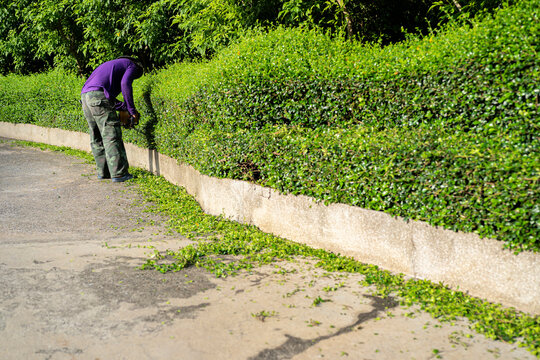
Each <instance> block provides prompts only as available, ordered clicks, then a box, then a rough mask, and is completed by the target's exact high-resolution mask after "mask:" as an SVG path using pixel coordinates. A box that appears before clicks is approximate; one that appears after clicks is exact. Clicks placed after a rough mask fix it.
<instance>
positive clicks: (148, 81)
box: [0, 0, 540, 251]
mask: <svg viewBox="0 0 540 360" xmlns="http://www.w3.org/2000/svg"><path fill="white" fill-rule="evenodd" d="M538 20H539V19H538V6H537V2H536V1H533V0H524V1H521V2H519V3H518V4H517V5H514V6H508V7H506V8H504V9H503V10H500V11H498V12H497V13H496V14H495V15H494V16H488V15H485V16H483V17H482V18H478V19H476V20H475V21H473V22H472V24H471V25H465V26H457V25H456V26H451V25H450V26H447V27H446V28H445V29H446V30H445V31H442V32H440V33H439V34H437V35H432V36H425V37H423V38H410V39H408V40H407V41H404V42H401V43H397V44H394V45H389V46H384V47H382V46H379V45H366V44H360V43H355V42H350V41H347V40H344V39H341V38H335V37H334V38H331V37H329V36H327V35H324V34H322V33H321V32H319V31H315V30H307V29H305V28H304V29H285V28H276V29H275V30H273V31H271V32H269V33H265V32H257V31H253V32H251V33H250V34H249V35H248V36H246V37H245V38H243V40H242V41H239V42H238V43H236V44H234V45H232V46H229V47H227V48H225V49H223V50H221V51H220V52H218V53H217V54H216V56H215V57H214V58H213V59H212V60H211V61H201V62H183V63H179V64H175V65H171V66H169V67H168V68H165V69H162V70H160V71H156V72H153V73H151V74H148V75H146V76H144V77H143V78H142V79H141V80H138V81H137V82H136V83H135V93H136V95H137V99H136V103H137V107H138V108H139V110H140V111H141V113H142V114H143V119H142V122H141V124H140V126H139V129H140V132H135V131H125V132H124V136H125V140H126V141H129V142H132V143H135V144H137V145H140V146H145V147H153V148H156V149H157V150H159V151H160V152H162V153H164V154H167V155H170V156H172V157H174V158H176V159H178V160H179V161H183V162H186V163H189V164H191V165H193V166H194V167H195V168H196V169H198V170H199V171H201V172H202V173H204V174H207V175H211V176H217V177H227V178H234V179H243V180H248V181H253V182H257V183H259V184H262V185H264V186H269V187H272V188H275V189H278V190H279V191H281V192H283V193H292V194H303V195H308V196H312V197H314V198H316V199H319V200H322V201H325V202H327V203H330V202H339V203H345V204H350V205H354V206H359V207H363V208H368V209H373V210H379V211H384V212H386V213H389V214H392V215H396V216H401V217H404V218H408V219H416V220H423V221H426V222H428V223H430V224H432V225H437V226H443V227H445V228H448V229H453V230H461V231H467V232H475V233H478V234H480V235H481V236H484V237H491V238H497V239H500V240H503V241H504V242H505V244H506V246H507V247H509V248H511V249H514V250H515V251H521V250H532V251H538V250H539V248H540V246H539V245H540V244H539V241H538V238H539V224H540V219H539V213H540V207H539V205H538V199H539V188H540V186H539V176H538V170H539V168H540V164H539V163H540V162H539V155H538V154H539V146H538V145H539V133H540V132H539V125H540V124H539V121H538V120H539V116H538V115H539V114H538V97H539V93H540V90H539V88H538V84H539V83H540V81H539V80H540V75H539V73H540V72H539V62H538V50H539V42H538V34H539V33H540V29H539V21H538ZM83 83H84V79H82V78H79V77H77V76H74V75H70V74H68V73H65V72H63V71H60V70H54V71H51V72H48V73H44V74H38V75H33V76H26V77H22V76H18V75H8V76H4V77H0V120H1V121H8V122H19V123H33V124H36V125H41V126H48V127H58V128H63V129H69V130H76V131H86V122H85V120H84V118H83V116H82V111H81V110H80V105H79V103H78V99H79V92H80V88H81V87H82V84H83Z"/></svg>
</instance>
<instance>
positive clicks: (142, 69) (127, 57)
mask: <svg viewBox="0 0 540 360" xmlns="http://www.w3.org/2000/svg"><path fill="white" fill-rule="evenodd" d="M119 59H128V60H130V61H131V62H133V63H134V64H135V65H137V67H138V68H139V70H140V76H142V74H143V73H144V66H143V64H142V63H141V61H140V60H139V59H137V58H136V57H133V56H120V57H119ZM140 76H139V77H140Z"/></svg>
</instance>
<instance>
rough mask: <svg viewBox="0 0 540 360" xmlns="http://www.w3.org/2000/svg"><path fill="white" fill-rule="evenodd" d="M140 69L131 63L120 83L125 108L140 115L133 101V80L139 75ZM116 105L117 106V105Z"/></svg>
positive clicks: (133, 113) (132, 113)
mask: <svg viewBox="0 0 540 360" xmlns="http://www.w3.org/2000/svg"><path fill="white" fill-rule="evenodd" d="M139 76H140V75H139V69H138V68H137V66H135V65H130V66H129V67H128V68H127V70H126V72H125V73H124V76H123V77H122V82H121V83H120V88H121V91H122V96H123V97H124V103H125V108H126V109H127V111H128V112H129V113H130V114H131V115H135V116H137V118H138V116H139V112H138V111H137V109H136V108H135V102H134V101H133V80H135V79H137V78H138V77H139ZM115 107H116V106H115Z"/></svg>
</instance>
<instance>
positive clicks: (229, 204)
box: [0, 122, 540, 314]
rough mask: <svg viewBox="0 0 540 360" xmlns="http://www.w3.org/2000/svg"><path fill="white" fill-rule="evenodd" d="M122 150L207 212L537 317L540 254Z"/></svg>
mask: <svg viewBox="0 0 540 360" xmlns="http://www.w3.org/2000/svg"><path fill="white" fill-rule="evenodd" d="M0 136H3V137H8V138H13V139H20V140H29V141H34V142H43V143H47V144H51V145H57V146H68V147H72V148H76V149H81V150H86V151H89V150H90V146H89V136H88V135H87V134H81V133H76V132H70V131H65V130H59V129H48V128H41V127H37V126H34V125H27V124H10V123H1V122H0ZM126 150H127V152H128V158H129V161H130V165H132V166H137V167H141V168H145V169H147V170H150V171H152V172H154V173H156V174H159V175H162V176H163V177H165V178H166V179H167V180H169V181H170V182H172V183H174V184H177V185H180V186H183V187H184V188H186V190H187V191H188V192H189V193H190V194H191V195H193V196H194V197H195V198H196V199H197V201H198V202H199V203H200V204H201V207H202V208H203V209H204V211H205V212H207V213H209V214H212V215H224V216H226V217H228V218H230V219H233V220H236V221H239V222H242V223H247V224H253V225H256V226H257V227H259V228H260V229H261V230H263V231H265V232H269V233H273V234H275V235H278V236H281V237H284V238H287V239H290V240H293V241H296V242H299V243H304V244H307V245H310V246H312V247H316V248H324V249H327V250H330V251H333V252H336V253H341V254H343V255H348V256H352V257H354V258H356V259H358V260H360V261H362V262H365V263H370V264H376V265H379V266H380V267H381V268H384V269H387V270H390V271H392V272H398V273H404V274H407V275H410V276H414V277H416V278H422V279H429V280H432V281H434V282H443V283H444V284H446V285H448V286H450V287H452V288H458V287H459V289H460V290H461V291H465V292H468V293H469V294H470V295H473V296H478V297H481V298H484V299H487V300H489V301H493V302H498V303H502V304H504V305H506V306H513V307H516V308H517V309H520V310H522V311H526V312H530V313H533V314H540V254H534V253H521V254H518V255H514V254H513V253H512V252H510V251H507V250H503V249H502V243H501V242H499V241H496V240H492V239H480V238H479V237H478V236H477V235H475V234H467V233H460V232H454V231H449V230H443V229H440V228H435V227H433V226H430V225H427V224H426V223H423V222H420V221H405V220H403V219H400V218H393V217H391V216H389V215H387V214H384V213H382V212H377V211H371V210H365V209H361V208H357V207H353V206H348V205H343V204H332V205H329V206H325V205H323V204H321V203H317V202H316V201H314V200H313V199H311V198H308V197H306V196H293V195H282V194H280V193H279V192H277V191H275V190H272V189H269V188H264V187H261V186H258V185H254V184H251V183H248V182H245V181H237V180H228V179H216V178H212V177H209V176H205V175H201V174H200V173H199V172H198V171H196V170H195V169H193V168H192V167H191V166H187V165H184V164H178V163H177V161H176V160H174V159H171V158H169V157H167V156H164V155H161V154H159V153H157V152H156V151H154V150H148V149H142V148H139V147H136V146H133V145H131V144H126Z"/></svg>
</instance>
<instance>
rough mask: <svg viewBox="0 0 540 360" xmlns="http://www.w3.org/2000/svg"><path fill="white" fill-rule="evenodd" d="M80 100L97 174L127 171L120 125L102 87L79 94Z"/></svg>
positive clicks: (120, 174)
mask: <svg viewBox="0 0 540 360" xmlns="http://www.w3.org/2000/svg"><path fill="white" fill-rule="evenodd" d="M81 103H82V108H83V111H84V117H85V118H86V120H87V121H88V127H89V128H90V146H91V148H92V154H93V155H94V159H95V160H96V165H97V173H98V177H101V178H110V177H113V178H116V177H122V176H125V175H127V174H128V168H129V164H128V160H127V155H126V150H125V148H124V142H123V141H122V127H121V125H120V120H119V119H118V115H117V114H116V111H115V110H114V108H113V107H112V105H111V104H110V101H109V100H108V99H107V98H106V97H105V94H104V93H103V92H102V91H90V92H87V93H84V94H82V95H81Z"/></svg>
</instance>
